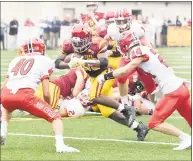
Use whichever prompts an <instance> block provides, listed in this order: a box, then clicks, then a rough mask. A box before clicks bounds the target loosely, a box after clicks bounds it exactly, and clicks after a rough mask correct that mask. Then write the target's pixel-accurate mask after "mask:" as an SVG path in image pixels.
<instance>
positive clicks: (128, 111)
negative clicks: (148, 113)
mask: <svg viewBox="0 0 193 161" xmlns="http://www.w3.org/2000/svg"><path fill="white" fill-rule="evenodd" d="M91 83H92V86H91V87H92V88H91V94H92V95H91V98H92V101H93V102H95V103H96V104H97V105H98V107H99V109H100V111H101V113H102V114H103V116H105V117H108V116H110V115H111V114H112V113H113V112H114V109H118V110H119V111H121V113H122V115H123V116H124V117H125V119H126V122H127V126H128V127H130V128H132V129H133V130H135V131H136V132H137V136H138V140H141V141H142V140H144V138H145V136H146V134H147V132H148V128H147V126H146V125H143V124H142V123H138V122H137V121H136V120H135V111H134V110H135V109H134V108H130V107H129V106H128V105H127V104H120V103H119V102H117V101H115V100H113V99H112V98H110V97H108V96H112V93H111V92H110V90H111V88H112V86H113V84H114V80H109V81H106V82H105V83H104V84H103V85H102V86H100V85H99V84H98V81H97V79H92V80H91ZM93 87H96V88H95V89H96V90H94V89H93ZM93 90H94V92H93ZM107 106H108V107H107ZM112 108H114V109H112ZM117 112H118V111H117ZM122 115H121V114H120V112H118V113H114V115H113V119H114V120H116V121H120V122H119V123H121V124H122V123H123V121H122V120H123V118H122V117H123V116H122Z"/></svg>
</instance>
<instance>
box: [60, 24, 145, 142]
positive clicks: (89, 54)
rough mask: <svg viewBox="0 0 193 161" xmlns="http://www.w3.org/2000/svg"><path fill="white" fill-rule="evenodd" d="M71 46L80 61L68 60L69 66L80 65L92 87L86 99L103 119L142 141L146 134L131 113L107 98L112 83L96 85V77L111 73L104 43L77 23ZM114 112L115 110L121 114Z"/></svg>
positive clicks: (86, 27)
mask: <svg viewBox="0 0 193 161" xmlns="http://www.w3.org/2000/svg"><path fill="white" fill-rule="evenodd" d="M72 45H73V48H74V51H75V52H77V53H79V54H81V55H82V58H81V59H78V58H76V59H72V60H71V64H73V65H74V67H76V66H79V65H81V66H83V67H84V69H85V71H86V72H87V73H88V75H89V76H90V79H91V84H92V85H91V89H90V91H89V93H90V95H89V97H90V99H91V100H92V101H93V102H94V103H96V104H97V106H98V108H99V109H100V112H101V113H102V114H103V116H105V117H109V118H111V119H113V120H115V121H117V122H119V123H121V124H124V125H126V126H129V127H131V128H132V129H133V130H135V131H136V132H137V136H138V140H144V138H145V136H146V134H147V132H148V129H147V127H146V125H144V124H142V123H138V122H137V121H135V115H131V113H132V114H133V112H131V111H130V109H131V108H130V107H128V106H127V105H126V104H125V105H123V104H119V103H118V102H116V101H114V100H113V99H110V98H109V97H108V96H109V95H111V92H110V90H111V88H112V85H113V84H114V80H110V81H107V82H106V83H105V84H103V85H99V84H98V82H97V77H98V76H99V75H100V74H105V73H107V72H108V71H111V68H108V59H107V55H106V51H107V46H108V43H107V42H106V41H105V40H104V39H102V38H101V37H96V36H92V32H91V30H90V27H89V26H88V25H86V24H79V25H76V26H75V27H74V28H73V31H72ZM61 61H62V60H61ZM108 106H109V107H108ZM110 107H111V108H110ZM113 108H114V109H113ZM115 109H119V110H120V111H122V113H120V112H119V111H117V110H115Z"/></svg>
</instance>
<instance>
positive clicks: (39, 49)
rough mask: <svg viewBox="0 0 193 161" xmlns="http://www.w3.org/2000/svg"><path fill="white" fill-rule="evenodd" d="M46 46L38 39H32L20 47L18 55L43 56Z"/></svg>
mask: <svg viewBox="0 0 193 161" xmlns="http://www.w3.org/2000/svg"><path fill="white" fill-rule="evenodd" d="M45 50H46V46H45V44H44V42H43V40H41V39H40V38H32V39H29V40H28V41H26V42H25V43H24V44H23V45H21V47H20V49H19V54H20V55H35V54H37V55H44V54H45Z"/></svg>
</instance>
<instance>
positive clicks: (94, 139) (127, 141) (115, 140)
mask: <svg viewBox="0 0 193 161" xmlns="http://www.w3.org/2000/svg"><path fill="white" fill-rule="evenodd" d="M8 135H11V136H28V137H43V138H53V137H54V136H52V135H36V134H22V133H8ZM63 138H64V139H72V140H88V141H107V142H123V143H140V144H157V145H179V144H178V143H165V142H148V141H132V140H119V139H100V138H79V137H63Z"/></svg>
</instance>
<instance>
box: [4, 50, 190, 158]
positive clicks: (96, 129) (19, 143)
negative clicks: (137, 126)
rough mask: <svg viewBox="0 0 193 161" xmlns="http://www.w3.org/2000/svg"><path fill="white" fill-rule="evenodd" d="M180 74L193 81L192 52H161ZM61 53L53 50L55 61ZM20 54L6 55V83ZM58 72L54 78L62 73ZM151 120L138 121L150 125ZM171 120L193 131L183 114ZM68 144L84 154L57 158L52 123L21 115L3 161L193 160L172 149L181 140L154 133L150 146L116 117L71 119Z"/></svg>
mask: <svg viewBox="0 0 193 161" xmlns="http://www.w3.org/2000/svg"><path fill="white" fill-rule="evenodd" d="M157 50H158V51H159V53H160V54H161V55H162V56H163V57H164V59H165V60H166V61H167V62H168V64H169V65H170V66H171V67H173V69H174V71H175V73H176V75H178V76H180V77H182V78H186V79H188V80H191V48H160V49H157ZM57 53H59V51H48V55H49V56H51V58H52V59H54V58H55V57H56V55H57ZM14 56H16V51H1V82H2V81H3V80H4V78H5V76H6V72H7V67H8V64H9V62H10V61H11V59H12V58H14ZM62 73H63V71H62V72H56V73H54V76H57V75H60V74H62ZM148 118H149V117H148V116H142V117H139V118H138V119H139V120H141V121H143V122H144V123H147V122H148ZM167 122H169V123H171V124H173V125H175V126H177V127H178V128H180V129H182V130H183V131H185V132H187V133H189V134H190V133H191V130H190V128H189V127H188V125H187V123H186V122H185V121H184V119H182V118H181V117H179V115H178V114H174V115H172V117H171V118H169V119H168V120H167ZM63 123H64V136H65V137H64V141H65V143H66V144H69V145H71V146H73V147H76V148H78V149H79V150H80V153H72V154H70V153H66V154H65V153H63V154H57V153H56V152H55V147H54V138H52V135H53V132H52V129H51V125H50V124H49V123H47V122H46V121H44V120H41V119H36V118H26V117H25V116H22V118H18V116H17V117H15V118H13V119H12V120H11V122H10V125H9V131H8V133H9V135H8V138H7V145H6V146H5V147H2V149H1V160H154V161H155V160H191V149H188V150H184V151H179V152H178V151H172V148H173V147H175V146H177V144H178V139H177V138H174V137H171V136H166V135H163V134H160V133H157V132H154V131H150V133H149V134H148V136H147V138H146V139H145V141H144V142H137V141H135V140H136V134H135V133H134V132H133V131H132V130H130V129H128V128H126V127H125V126H121V125H119V124H117V123H115V122H113V121H111V120H110V119H105V118H103V117H101V116H86V117H83V118H76V119H75V118H66V119H64V120H63Z"/></svg>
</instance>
